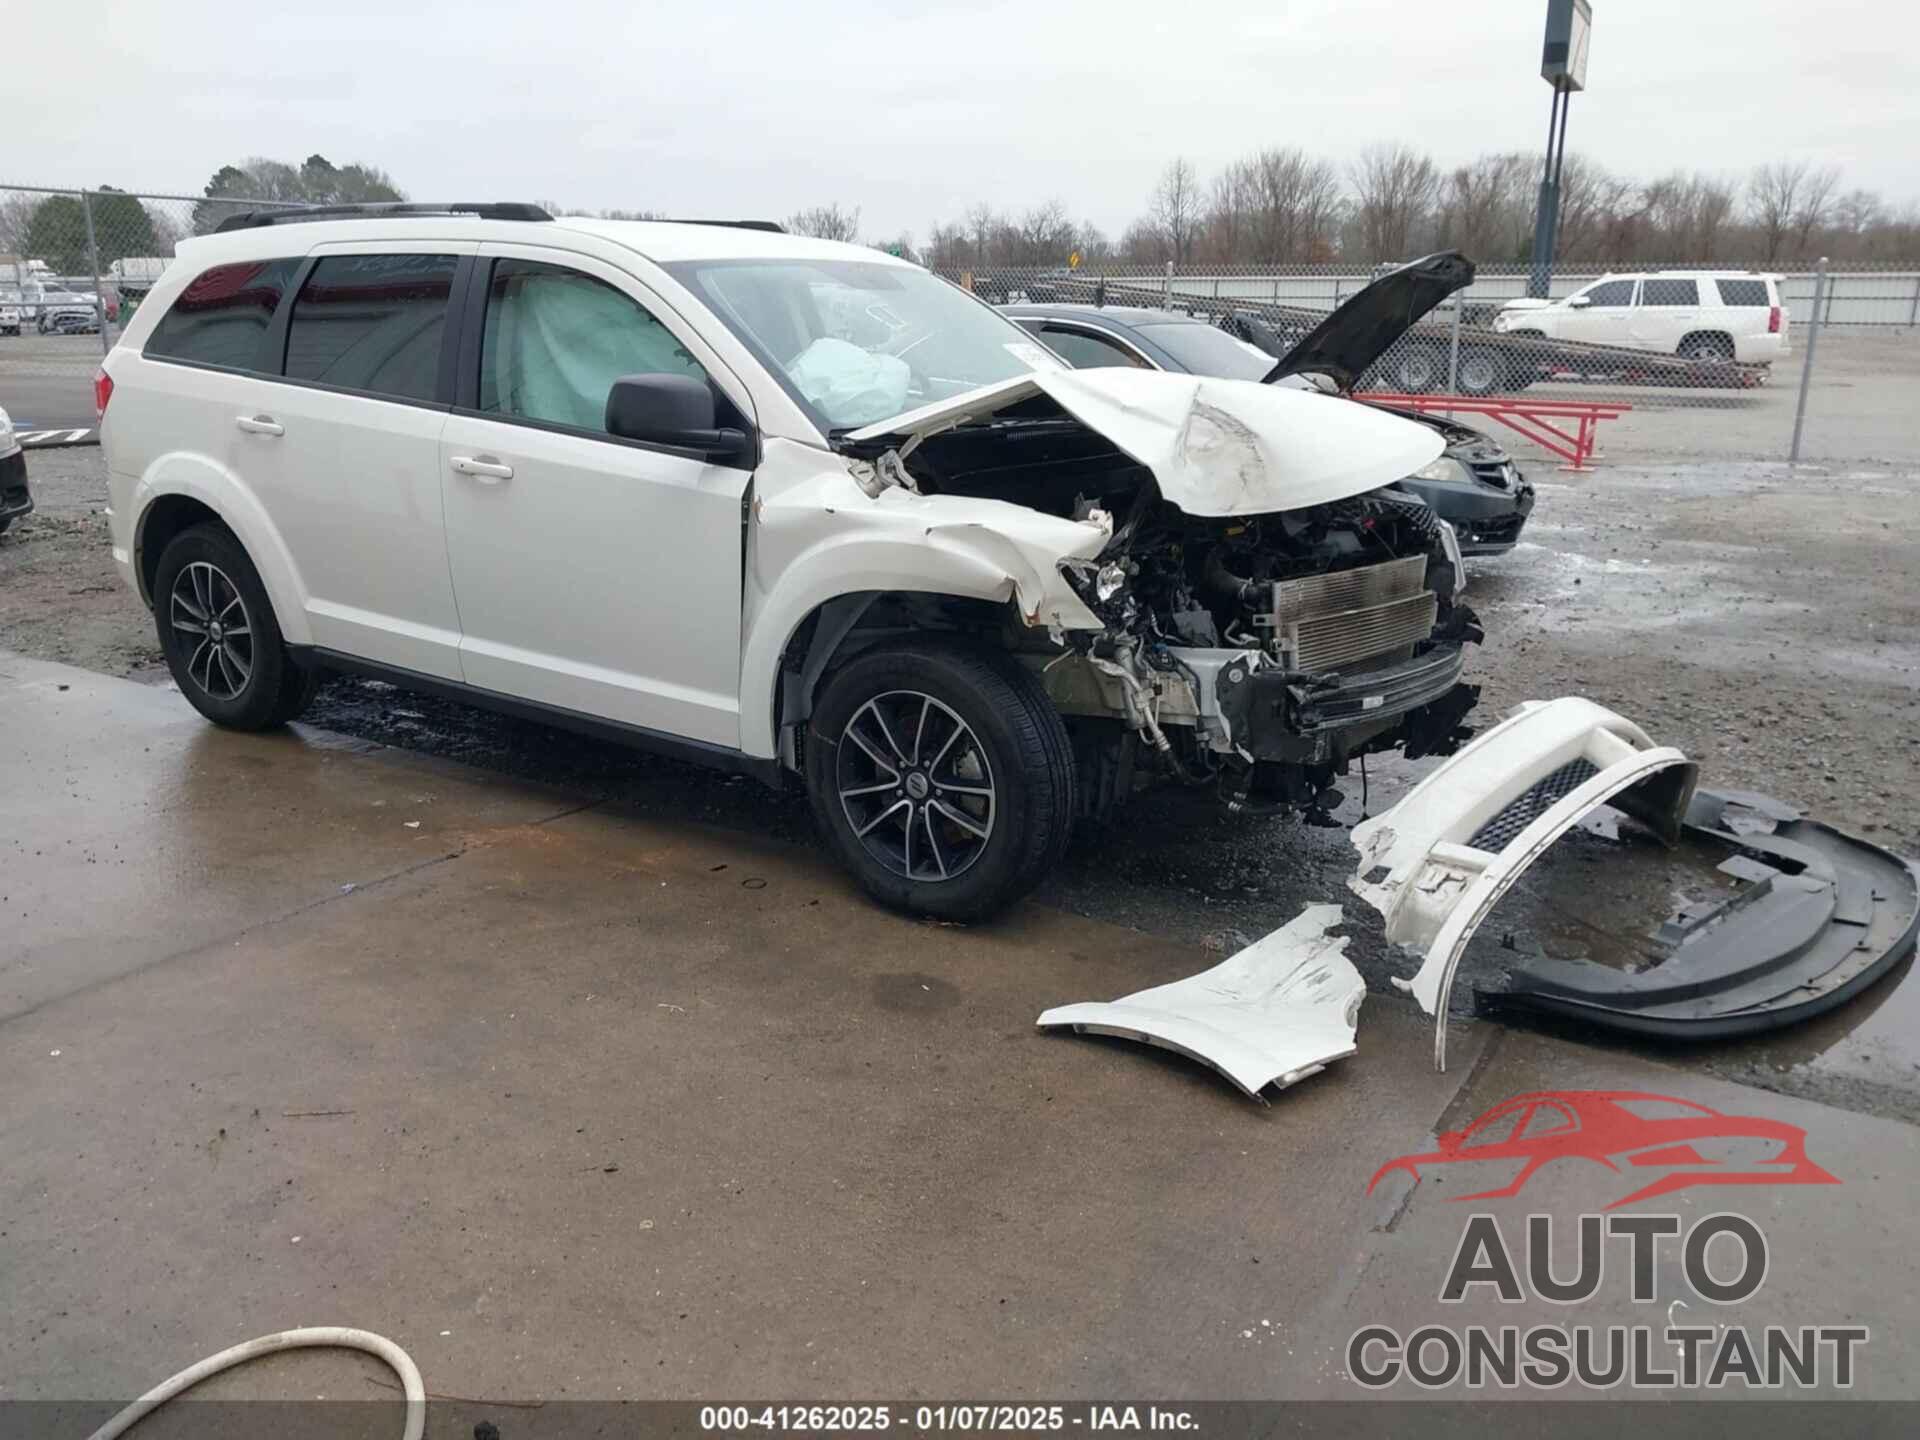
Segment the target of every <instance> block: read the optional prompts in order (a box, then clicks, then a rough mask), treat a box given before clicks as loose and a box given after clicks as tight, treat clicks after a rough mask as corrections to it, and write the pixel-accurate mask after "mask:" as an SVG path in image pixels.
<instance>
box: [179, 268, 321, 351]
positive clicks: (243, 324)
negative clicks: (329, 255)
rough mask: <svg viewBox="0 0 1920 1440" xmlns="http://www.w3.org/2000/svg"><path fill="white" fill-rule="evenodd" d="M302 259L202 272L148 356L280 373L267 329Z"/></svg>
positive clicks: (191, 285)
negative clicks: (268, 348)
mask: <svg viewBox="0 0 1920 1440" xmlns="http://www.w3.org/2000/svg"><path fill="white" fill-rule="evenodd" d="M299 268H300V262H299V261H298V260H248V261H246V262H244V263H242V264H238V265H216V266H214V267H213V268H212V269H211V270H205V271H202V272H201V273H200V274H199V275H196V276H195V277H194V278H193V280H192V281H191V282H190V283H189V284H188V286H187V288H186V289H184V290H182V291H181V292H180V297H179V299H177V300H175V301H174V302H173V308H172V309H170V310H168V311H167V313H166V314H165V315H163V316H161V317H160V323H159V324H158V325H156V326H155V327H154V329H153V334H151V335H149V336H148V337H147V344H146V351H145V353H146V354H148V355H152V356H157V357H159V358H161V359H167V360H191V361H194V362H195V363H197V364H201V365H224V366H227V367H229V368H230V369H234V370H275V369H278V368H279V367H278V366H277V365H275V364H274V363H273V361H272V360H271V359H270V358H269V357H268V356H267V354H266V340H267V329H268V327H269V326H271V325H272V324H273V312H274V311H275V310H276V309H278V308H279V305H280V297H281V296H282V295H283V294H285V293H286V288H287V286H288V285H289V284H291V283H292V281H293V276H294V272H295V271H296V270H298V269H299Z"/></svg>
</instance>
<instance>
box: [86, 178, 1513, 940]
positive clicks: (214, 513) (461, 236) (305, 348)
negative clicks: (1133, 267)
mask: <svg viewBox="0 0 1920 1440" xmlns="http://www.w3.org/2000/svg"><path fill="white" fill-rule="evenodd" d="M344 208H346V209H348V210H350V211H351V213H352V215H353V217H354V218H342V217H341V215H340V213H339V212H338V211H335V212H333V213H331V214H329V213H327V212H322V211H311V210H310V211H299V212H293V213H292V214H291V215H288V214H285V213H279V214H274V215H245V216H237V217H234V218H232V219H229V220H227V221H225V222H223V223H222V225H221V227H220V231H219V232H218V233H215V234H213V235H210V236H205V237H202V238H199V239H194V240H189V241H185V242H183V243H182V245H181V247H180V253H179V258H178V259H177V260H176V261H175V263H174V264H173V265H172V266H171V267H169V269H168V270H167V272H166V274H165V275H164V276H162V277H161V278H160V279H159V281H158V282H157V283H156V284H155V286H154V289H153V293H152V296H151V297H150V299H149V300H148V301H147V302H146V303H145V304H143V305H141V306H140V307H139V309H138V310H137V311H136V312H135V314H134V316H133V319H132V321H131V322H130V323H129V325H128V326H127V329H126V332H125V334H124V336H123V337H122V338H121V341H120V343H119V344H118V345H117V346H115V348H114V350H113V352H112V353H111V354H110V355H109V356H108V357H107V359H106V361H105V363H104V365H103V367H102V370H101V374H100V376H99V379H98V381H97V394H96V397H95V398H96V403H97V405H98V407H99V409H100V413H101V427H100V428H101V444H102V446H103V448H104V449H105V452H106V458H107V466H108V474H109V493H110V503H111V512H110V513H111V529H112V537H113V554H114V560H115V562H116V563H117V564H118V566H119V567H120V569H121V571H122V573H123V574H124V575H125V577H126V579H127V580H128V582H129V583H130V584H132V585H133V586H134V587H135V589H136V590H137V591H138V593H139V594H140V595H141V597H142V598H143V599H144V600H145V601H146V602H147V603H148V605H149V606H150V607H151V608H152V610H153V612H154V619H155V624H156V626H157V629H158V632H159V638H160V645H161V649H162V651H163V652H164V653H165V655H166V659H167V664H168V666H169V668H170V669H171V671H172V673H173V676H174V678H175V679H176V681H178V683H179V686H180V689H181V691H182V692H183V693H184V694H185V696H186V698H187V699H188V700H189V701H191V702H192V703H193V704H194V705H195V706H196V707H197V708H198V709H199V710H200V711H201V713H202V714H204V715H206V716H207V717H208V718H209V719H211V720H213V721H215V722H217V723H219V724H222V725H226V726H230V727H233V728H237V729H243V730H258V729H264V728H267V727H269V726H273V725H277V724H280V723H282V722H284V721H286V720H289V719H292V718H293V717H294V716H295V715H297V714H299V713H300V711H301V709H302V707H303V706H304V705H305V704H306V703H307V701H308V700H309V699H310V698H311V696H312V694H313V690H314V686H315V683H316V681H317V679H318V677H319V676H320V675H321V674H323V673H324V672H326V671H329V670H342V671H351V672H357V673H360V674H364V675H373V676H377V677H380V678H382V679H385V680H388V681H391V682H394V683H397V684H400V685H404V686H409V687H412V688H416V689H421V690H427V691H437V692H440V693H443V694H448V695H452V696H455V697H458V698H460V699H464V700H467V701H469V702H471V703H474V704H478V705H484V706H490V707H493V708H495V709H500V710H505V711H508V712H510V713H515V714H519V715H523V716H527V717H530V718H535V719H539V720H543V721H546V722H548V723H551V724H556V725H563V726H571V727H574V728H576V729H580V730H585V731H588V732H591V733H596V734H601V735H606V736H611V737H614V738H618V739H620V740H624V741H627V742H629V743H632V744H636V745H640V746H644V747H647V748H651V749H656V750H663V751H667V752H669V753H672V754H675V755H679V756H681V757H684V758H688V759H692V760H696V761H699V762H702V763H705V764H708V765H713V766H717V767H720V768H724V769H729V770H733V771H736V772H741V773H745V774H749V775H753V776H757V777H759V778H761V779H763V780H765V781H767V782H768V783H769V784H773V785H786V784H789V783H791V784H794V785H796V786H804V788H805V789H806V791H807V794H808V796H809V798H810V800H811V802H812V805H813V811H814V815H815V819H816V822H817V824H818V826H819V828H820V831H821V833H822V835H823V836H824V837H825V839H826V841H827V843H828V844H829V845H830V846H831V847H832V849H833V850H834V851H835V852H836V853H837V854H838V856H839V857H840V859H841V860H842V861H843V862H844V863H845V864H846V865H847V866H848V868H849V869H851V870H852V871H853V872H854V874H855V875H856V876H857V877H858V878H859V879H860V881H861V882H862V883H863V884H864V885H865V886H866V887H867V888H868V890H870V891H871V892H872V893H873V894H874V895H876V896H878V897H879V898H881V899H882V900H885V901H886V902H888V903H890V904H894V905H898V906H901V907H903V908H907V909H911V910H915V911H919V912H922V913H926V914H933V915H940V916H945V917H949V918H955V919H967V918H975V917H979V916H982V915H985V914H987V913H989V912H991V911H992V910H994V909H996V908H997V907H999V906H1001V905H1003V904H1005V903H1006V902H1007V901H1008V900H1010V899H1011V898H1013V897H1014V896H1016V895H1018V894H1020V893H1022V892H1023V891H1025V890H1027V889H1029V888H1031V887H1032V886H1033V885H1034V884H1036V883H1037V882H1038V881H1039V880H1040V878H1041V877H1042V876H1044V875H1045V874H1046V872H1047V870H1048V869H1049V868H1050V867H1051V866H1052V864H1053V863H1054V861H1055V860H1057V859H1058V858H1059V856H1060V855H1061V853H1062V852H1063V850H1064V848H1065V845H1066V842H1067V837H1068V834H1069V832H1070V830H1071V828H1072V826H1073V823H1074V821H1075V819H1076V817H1078V816H1080V815H1083V814H1087V813H1090V812H1096V811H1101V810H1104V809H1105V808H1106V807H1108V806H1111V805H1113V804H1115V803H1117V802H1118V801H1120V800H1122V799H1124V798H1125V797H1126V796H1127V795H1128V794H1129V793H1130V792H1131V791H1132V790H1134V789H1136V788H1140V787H1141V786H1142V785H1144V784H1145V783H1148V782H1150V781H1152V780H1154V779H1156V778H1161V777H1164V778H1176V779H1178V780H1181V781H1184V782H1186V783H1188V784H1193V785H1210V786H1215V787H1217V788H1218V790H1219V792H1220V795H1221V798H1222V800H1223V801H1224V802H1226V803H1228V804H1229V805H1231V806H1233V807H1234V808H1236V809H1239V810H1243V811H1244V810H1248V809H1251V810H1252V811H1253V812H1254V813H1256V814H1278V813H1282V812H1285V811H1289V810H1291V811H1295V812H1300V813H1303V814H1305V815H1306V817H1307V818H1309V819H1313V820H1319V821H1323V822H1324V821H1326V820H1327V819H1328V811H1329V810H1330V808H1331V806H1332V804H1333V803H1334V796H1335V792H1333V791H1332V789H1331V787H1332V782H1333V780H1334V779H1335V777H1337V776H1339V775H1341V774H1344V773H1346V768H1347V765H1348V763H1349V762H1350V761H1358V760H1360V759H1361V757H1363V756H1365V755H1367V754H1370V753H1376V752H1380V751H1388V750H1397V749H1403V748H1404V749H1405V750H1407V751H1410V752H1412V753H1413V754H1416V755H1418V754H1432V753H1443V754H1444V753H1449V752H1450V751H1451V750H1452V749H1453V748H1454V747H1455V746H1457V745H1458V743H1459V742H1460V740H1461V738H1462V737H1463V734H1464V733H1465V732H1463V730H1462V729H1461V726H1460V721H1461V719H1462V718H1463V717H1464V715H1465V714H1466V712H1467V710H1468V709H1470V708H1471V707H1472V705H1473V703H1474V699H1475V696H1476V695H1477V694H1478V688H1477V687H1475V686H1473V685H1470V684H1465V683H1463V682H1462V680H1461V678H1460V677H1461V671H1462V667H1463V664H1464V648H1465V646H1466V644H1467V643H1469V642H1471V641H1476V640H1478V639H1479V636H1480V631H1479V627H1478V625H1477V624H1476V622H1475V619H1474V616H1473V612H1472V611H1470V610H1468V609H1467V608H1466V606H1465V605H1463V604H1460V603H1458V596H1459V591H1460V588H1461V584H1462V572H1461V568H1460V557H1459V547H1458V544H1457V542H1456V541H1455V539H1454V536H1453V532H1452V531H1451V529H1450V528H1449V527H1448V526H1447V525H1446V524H1445V523H1444V522H1442V521H1440V520H1438V519H1437V518H1435V516H1434V515H1433V512H1432V511H1431V510H1429V509H1428V508H1427V506H1426V505H1425V504H1424V503H1423V502H1422V501H1421V500H1419V499H1418V498H1417V497H1416V496H1413V495H1411V494H1409V493H1407V492H1405V491H1402V490H1397V489H1393V488H1391V487H1392V485H1393V482H1394V481H1396V480H1397V479H1399V477H1401V476H1403V475H1407V474H1409V473H1411V472H1413V471H1415V470H1418V469H1420V467H1421V466H1423V465H1428V464H1430V463H1431V462H1432V461H1434V460H1435V459H1437V458H1438V457H1439V455H1440V453H1441V448H1442V445H1443V443H1444V442H1443V441H1442V440H1441V438H1440V436H1439V435H1437V434H1436V433H1435V432H1434V431H1433V430H1431V429H1430V428H1428V427H1426V426H1424V425H1417V424H1413V423H1411V422H1409V421H1407V420H1403V419H1400V418H1398V417H1395V416H1392V415H1388V414H1385V413H1382V412H1381V411H1378V410H1374V409H1371V408H1369V407H1367V406H1362V405H1353V404H1349V403H1347V402H1346V401H1344V400H1341V399H1338V398H1337V397H1332V396H1327V395H1322V394H1318V393H1313V392H1308V391H1302V390H1295V389H1287V388H1282V387H1277V386H1272V385H1259V384H1255V383H1253V382H1250V381H1237V380H1216V379H1209V378H1203V377H1196V376H1187V375H1163V374H1158V373H1150V372H1144V371H1130V372H1125V373H1123V372H1120V371H1114V370H1098V371H1085V372H1080V373H1075V372H1072V371H1069V370H1067V369H1066V368H1065V367H1064V366H1061V365H1060V364H1059V363H1058V362H1057V361H1055V360H1054V359H1053V357H1052V356H1051V355H1050V354H1049V353H1048V352H1047V351H1045V350H1044V349H1042V348H1041V347H1040V346H1038V345H1037V344H1035V342H1034V341H1033V340H1032V338H1031V337H1029V336H1028V335H1027V333H1026V332H1025V331H1024V330H1022V329H1020V328H1019V327H1018V326H1016V325H1015V324H1013V323H1012V322H1011V321H1010V320H1007V319H1006V318H1005V317H1004V316H1002V315H1000V314H999V313H997V312H996V311H995V310H994V309H993V308H992V307H990V306H989V305H987V304H985V303H984V302H982V301H981V300H980V299H978V298H977V297H975V296H973V295H970V294H968V293H966V292H965V291H963V290H961V289H959V288H957V287H956V286H953V285H950V284H948V283H947V282H945V281H943V280H940V279H937V278H936V277H935V276H933V275H930V274H929V273H928V272H927V271H925V270H923V269H921V268H920V267H918V266H916V265H911V264H908V263H907V262H905V261H902V260H897V259H894V258H892V257H890V256H887V255H883V254H881V253H879V252H877V251H874V250H870V249H866V248H863V247H860V246H855V245H844V244H838V243H835V242H831V241H824V240H810V239H803V238H801V237H798V236H792V235H787V234H784V233H781V232H780V231H779V227H777V226H769V225H763V224H762V225H755V224H746V223H739V224H699V223H681V222H634V221H610V220H587V219H572V218H564V219H558V220H556V219H553V218H551V217H549V216H548V215H547V214H546V213H545V212H544V211H541V210H539V209H537V208H536V207H533V206H528V205H513V204H488V205H469V206H440V207H432V206H391V207H375V206H362V207H344Z"/></svg>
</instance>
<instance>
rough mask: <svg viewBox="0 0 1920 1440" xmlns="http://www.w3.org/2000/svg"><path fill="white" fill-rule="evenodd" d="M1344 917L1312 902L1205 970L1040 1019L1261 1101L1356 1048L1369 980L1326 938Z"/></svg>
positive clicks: (1340, 945)
mask: <svg viewBox="0 0 1920 1440" xmlns="http://www.w3.org/2000/svg"><path fill="white" fill-rule="evenodd" d="M1340 923H1341V914H1340V907H1339V906H1338V905H1309V906H1308V907H1307V908H1306V909H1305V910H1302V911H1301V912H1300V914H1299V915H1298V916H1296V917H1295V918H1294V919H1293V920H1291V921H1289V922H1288V923H1287V924H1285V925H1283V926H1281V927H1280V928H1279V929H1278V930H1275V931H1274V932H1273V933H1272V934H1270V935H1266V936H1263V937H1262V938H1261V939H1259V940H1256V941H1254V942H1253V944H1251V945H1249V946H1247V947H1246V948H1245V949H1244V950H1241V951H1239V952H1237V953H1236V954H1233V955H1230V956H1228V957H1227V958H1226V959H1225V960H1222V961H1221V962H1220V963H1219V964H1218V965H1216V966H1214V967H1213V968H1212V969H1211V970H1207V971H1204V972H1202V973H1201V974H1199V975H1192V976H1189V977H1188V978H1187V979H1185V980H1176V981H1174V982H1173V983H1172V984H1170V985H1157V986H1155V987H1154V988H1153V989H1151V990H1142V991H1140V992H1138V993H1137V994H1133V995H1127V996H1123V997H1122V998H1120V999H1118V1000H1115V1001H1112V1002H1111V1003H1109V1004H1100V1003H1098V1002H1087V1003H1083V1004H1079V1005H1061V1006H1057V1007H1055V1008H1054V1009H1052V1010H1048V1011H1047V1012H1045V1013H1044V1014H1043V1015H1041V1017H1040V1019H1039V1021H1038V1024H1039V1025H1040V1026H1041V1028H1043V1029H1057V1028H1065V1027H1068V1026H1071V1027H1072V1028H1073V1029H1074V1030H1075V1031H1076V1032H1077V1033H1080V1034H1094V1035H1113V1036H1117V1037H1119V1038H1120V1039H1123V1040H1139V1041H1142V1042H1144V1043H1146V1044H1149V1045H1159V1046H1162V1047H1164V1048H1165V1049H1168V1050H1174V1051H1177V1052H1178V1053H1180V1054H1182V1055H1185V1056H1187V1057H1189V1058H1190V1059H1194V1060H1198V1061H1200V1062H1201V1063H1202V1064H1205V1065H1211V1066H1212V1067H1213V1068H1214V1069H1216V1070H1218V1071H1219V1072H1220V1073H1221V1074H1222V1075H1224V1076H1226V1077H1227V1078H1228V1079H1229V1080H1231V1081H1232V1082H1233V1083H1234V1084H1235V1085H1238V1086H1239V1087H1240V1088H1241V1089H1242V1090H1244V1091H1245V1092H1246V1093H1247V1094H1248V1095H1250V1096H1253V1097H1255V1098H1256V1099H1257V1098H1258V1097H1259V1094H1260V1091H1261V1090H1262V1089H1263V1088H1264V1087H1266V1086H1268V1085H1275V1086H1278V1087H1279V1088H1281V1089H1285V1088H1286V1087H1287V1086H1289V1085H1292V1084H1294V1083H1296V1082H1297V1081H1300V1080H1304V1079H1306V1078H1307V1077H1308V1076H1309V1075H1315V1074H1318V1073H1319V1072H1320V1071H1321V1070H1323V1069H1325V1068H1326V1067H1327V1066H1328V1065H1329V1064H1331V1063H1332V1062H1333V1061H1335V1060H1341V1059H1344V1058H1345V1057H1347V1056H1348V1055H1351V1054H1353V1051H1354V1043H1353V1031H1354V1026H1355V1025H1356V1024H1357V1023H1358V1021H1359V1019H1360V1002H1361V1001H1362V1000H1364V999H1365V998H1366V994H1367V986H1366V982H1365V981H1364V980H1362V979H1361V978H1360V972H1359V971H1358V970H1355V969H1354V968H1353V964H1352V962H1351V961H1349V960H1348V959H1347V957H1346V953H1345V952H1346V948H1347V937H1346V936H1344V935H1339V936H1335V935H1329V934H1327V931H1329V930H1331V929H1332V928H1333V927H1334V926H1336V925H1338V924H1340Z"/></svg>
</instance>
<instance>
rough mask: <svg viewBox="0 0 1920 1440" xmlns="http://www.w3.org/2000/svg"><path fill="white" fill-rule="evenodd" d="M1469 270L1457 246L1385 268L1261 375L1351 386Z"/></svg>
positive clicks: (1464, 281) (1469, 277) (1466, 281)
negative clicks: (1313, 377)
mask: <svg viewBox="0 0 1920 1440" xmlns="http://www.w3.org/2000/svg"><path fill="white" fill-rule="evenodd" d="M1473 275H1474V270H1473V262H1472V261H1471V260H1469V259H1467V257H1466V256H1464V255H1462V254H1461V253H1460V252H1459V251H1458V250H1442V251H1440V252H1439V253H1437V254H1434V255H1428V256H1425V257H1423V258H1421V259H1419V260H1412V261H1409V262H1408V263H1407V264H1405V265H1402V266H1400V267H1399V268H1398V269H1397V270H1389V271H1388V272H1387V273H1386V274H1384V275H1382V276H1381V277H1380V278H1379V279H1378V280H1376V281H1374V282H1373V283H1372V284H1371V285H1369V286H1367V287H1366V288H1365V289H1364V290H1362V291H1360V292H1359V293H1358V294H1356V295H1355V296H1354V297H1353V298H1352V299H1351V300H1349V301H1347V302H1346V304H1344V305H1342V306H1340V308H1339V309H1337V310H1335V311H1334V312H1333V313H1332V314H1331V315H1329V316H1327V318H1326V319H1324V320H1322V321H1321V322H1320V323H1319V324H1318V325H1316V326H1314V327H1313V329H1311V330H1309V331H1308V332H1307V334H1306V338H1305V339H1303V340H1301V341H1300V343H1299V344H1297V345H1295V346H1294V347H1293V348H1292V349H1291V350H1289V351H1287V353H1286V354H1285V355H1282V356H1281V357H1280V363H1279V364H1277V365H1275V366H1274V367H1273V369H1272V370H1270V371H1268V372H1267V375H1266V378H1267V379H1268V380H1269V381H1272V380H1278V379H1280V378H1281V377H1283V376H1286V375H1325V376H1327V377H1328V378H1329V379H1331V380H1332V381H1333V382H1334V383H1335V384H1336V385H1338V386H1339V387H1340V388H1341V389H1342V390H1343V391H1344V390H1351V389H1353V387H1354V385H1355V384H1356V383H1358V381H1359V379H1360V377H1361V376H1362V375H1363V374H1365V373H1366V370H1367V367H1368V366H1369V365H1371V364H1373V362H1374V361H1376V360H1378V359H1379V358H1380V357H1381V356H1382V355H1384V354H1386V353H1387V350H1388V348H1389V347H1390V346H1392V344H1393V342H1394V341H1396V340H1398V339H1399V338H1400V337H1401V336H1402V335H1404V334H1406V333H1407V331H1409V330H1411V329H1412V328H1413V326H1414V324H1415V322H1417V321H1418V320H1420V319H1421V318H1422V317H1423V316H1424V315H1426V313H1427V312H1428V311H1430V310H1431V309H1433V307H1434V306H1436V305H1438V304H1439V303H1440V302H1441V301H1442V300H1444V299H1446V298H1447V296H1449V295H1451V294H1453V292H1454V291H1456V290H1464V289H1466V287H1467V286H1469V285H1471V284H1472V283H1473Z"/></svg>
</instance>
